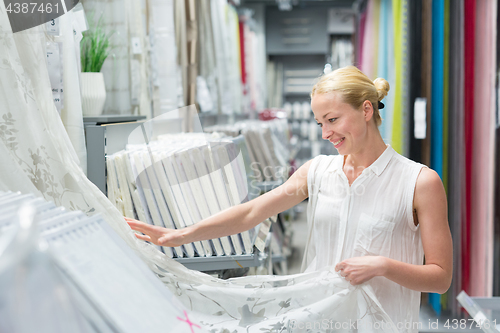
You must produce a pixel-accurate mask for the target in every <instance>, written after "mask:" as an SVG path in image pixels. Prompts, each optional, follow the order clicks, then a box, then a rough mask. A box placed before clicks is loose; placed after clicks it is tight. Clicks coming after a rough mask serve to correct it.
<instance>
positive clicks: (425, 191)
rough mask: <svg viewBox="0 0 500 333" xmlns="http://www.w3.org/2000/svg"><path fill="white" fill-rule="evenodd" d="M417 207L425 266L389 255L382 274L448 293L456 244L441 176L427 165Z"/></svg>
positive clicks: (425, 289)
mask: <svg viewBox="0 0 500 333" xmlns="http://www.w3.org/2000/svg"><path fill="white" fill-rule="evenodd" d="M414 208H415V209H416V212H417V217H418V223H419V224H420V232H421V237H422V245H423V248H424V253H425V265H411V264H407V263H403V262H400V261H397V260H393V259H389V258H385V259H384V260H385V263H384V265H383V272H382V275H383V276H385V277H386V278H388V279H389V280H392V281H394V282H396V283H398V284H400V285H402V286H403V287H406V288H409V289H413V290H418V291H422V292H435V293H439V294H442V293H445V292H446V291H447V290H448V288H449V287H450V284H451V279H452V275H453V244H452V239H451V233H450V228H449V226H448V213H447V202H446V193H445V190H444V187H443V184H442V182H441V179H440V178H439V175H438V174H437V173H436V172H435V171H433V170H431V169H428V168H423V169H422V171H421V172H420V175H419V177H418V180H417V184H416V187H415V196H414Z"/></svg>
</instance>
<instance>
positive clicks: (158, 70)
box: [148, 0, 182, 117]
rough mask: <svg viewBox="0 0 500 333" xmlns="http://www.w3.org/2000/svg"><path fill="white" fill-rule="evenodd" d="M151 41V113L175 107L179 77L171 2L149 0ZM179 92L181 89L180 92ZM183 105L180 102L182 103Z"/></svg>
mask: <svg viewBox="0 0 500 333" xmlns="http://www.w3.org/2000/svg"><path fill="white" fill-rule="evenodd" d="M148 4H149V13H150V14H151V15H150V16H149V39H150V44H151V80H152V94H153V96H152V98H153V116H154V117H156V116H159V115H161V114H164V113H166V112H169V111H172V110H176V109H177V108H178V107H179V106H180V105H179V99H178V95H179V89H181V91H182V84H181V78H180V77H179V76H178V72H177V69H178V65H177V62H178V59H177V54H178V51H177V50H178V47H177V45H176V39H175V36H176V31H175V29H174V2H173V0H167V1H156V0H153V1H148ZM181 94H182V93H181ZM181 105H182V104H181Z"/></svg>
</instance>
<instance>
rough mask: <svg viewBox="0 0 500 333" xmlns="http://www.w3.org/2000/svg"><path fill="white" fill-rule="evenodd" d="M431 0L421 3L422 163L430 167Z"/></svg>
mask: <svg viewBox="0 0 500 333" xmlns="http://www.w3.org/2000/svg"><path fill="white" fill-rule="evenodd" d="M431 18H432V0H423V1H422V97H425V98H426V99H427V115H426V122H427V131H426V137H425V139H424V140H423V142H422V163H423V164H425V165H428V166H430V165H431V143H430V142H431V97H432V89H431V82H432V19H431Z"/></svg>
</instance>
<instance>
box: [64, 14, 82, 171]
mask: <svg viewBox="0 0 500 333" xmlns="http://www.w3.org/2000/svg"><path fill="white" fill-rule="evenodd" d="M59 24H60V31H61V36H60V37H57V40H59V41H61V43H62V65H63V85H64V98H63V107H62V109H61V119H62V122H63V124H64V127H65V128H66V131H67V132H68V136H69V138H70V140H71V143H72V145H73V147H74V148H75V152H76V154H77V156H78V160H79V165H80V167H81V168H82V170H83V171H84V172H85V173H86V172H87V149H86V146H85V137H84V131H83V117H82V97H81V93H80V81H79V80H80V70H79V68H80V67H79V66H80V64H79V62H80V55H79V54H76V52H75V50H77V49H78V50H79V49H80V48H79V47H78V48H76V45H75V44H76V43H77V42H79V40H80V39H79V38H78V39H77V38H75V36H74V33H73V28H74V25H75V21H74V17H73V13H72V12H69V13H66V14H65V15H62V16H61V17H59Z"/></svg>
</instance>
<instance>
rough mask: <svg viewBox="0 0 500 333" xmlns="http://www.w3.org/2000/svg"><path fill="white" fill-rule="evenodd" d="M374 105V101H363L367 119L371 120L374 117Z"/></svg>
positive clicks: (367, 120)
mask: <svg viewBox="0 0 500 333" xmlns="http://www.w3.org/2000/svg"><path fill="white" fill-rule="evenodd" d="M373 112H374V110H373V105H372V102H370V101H369V100H366V101H364V102H363V114H364V116H365V121H366V122H369V121H370V120H371V119H372V118H373Z"/></svg>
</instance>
